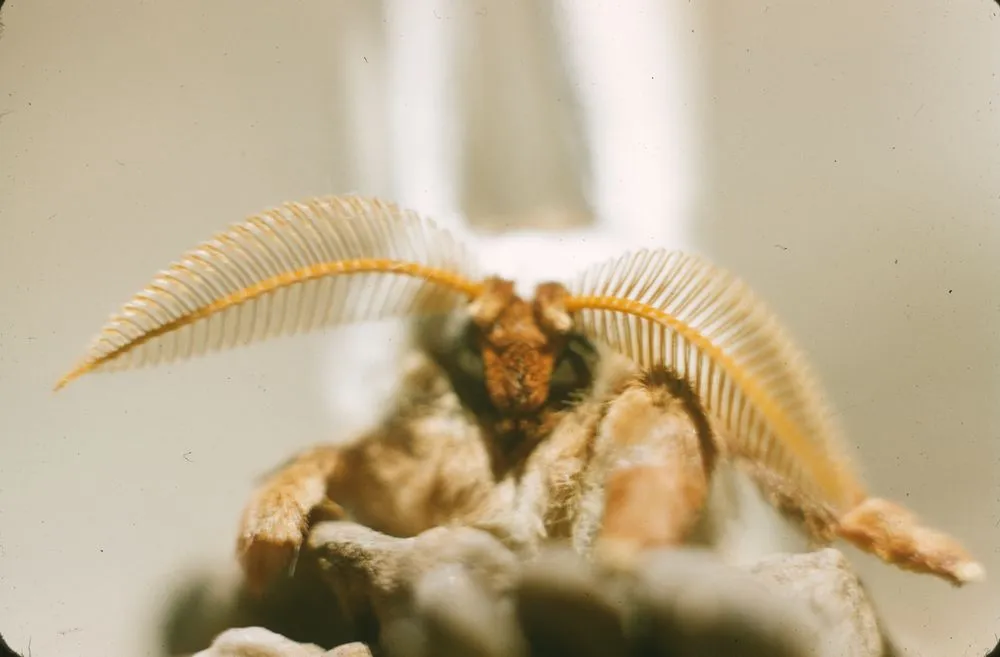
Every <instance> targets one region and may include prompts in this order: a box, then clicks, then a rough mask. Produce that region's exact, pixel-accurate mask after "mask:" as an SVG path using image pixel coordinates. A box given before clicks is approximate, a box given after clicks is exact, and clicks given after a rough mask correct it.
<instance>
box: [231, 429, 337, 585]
mask: <svg viewBox="0 0 1000 657" xmlns="http://www.w3.org/2000/svg"><path fill="white" fill-rule="evenodd" d="M343 458H344V453H343V450H342V449H341V448H339V447H337V446H333V445H322V446H318V447H314V448H312V449H309V450H307V451H305V452H302V453H301V454H299V455H297V456H296V457H295V458H293V459H292V460H291V462H289V463H288V464H287V465H285V466H284V467H282V468H281V469H279V470H278V471H277V472H275V473H274V474H272V475H271V476H269V477H268V478H267V479H266V480H265V481H264V483H263V484H262V485H261V486H259V487H258V488H257V490H255V491H254V493H253V495H252V497H251V498H250V501H249V502H248V503H247V505H246V507H245V508H244V510H243V515H242V517H241V519H240V530H239V537H238V539H237V547H236V551H237V557H238V558H239V562H240V565H241V566H242V568H243V572H244V574H245V577H246V583H247V587H248V589H249V590H250V591H251V593H253V594H256V595H259V594H260V593H262V592H263V591H264V589H266V588H267V586H268V585H269V584H270V583H271V582H273V581H274V580H275V579H276V578H277V577H278V576H279V575H281V574H282V573H287V572H288V571H289V570H290V569H291V567H292V566H293V564H294V559H295V557H296V555H297V554H298V550H299V547H300V546H301V545H302V542H303V541H304V540H305V536H306V533H307V532H308V530H309V516H310V514H312V513H313V511H314V510H316V509H317V508H323V509H324V511H325V515H327V516H337V515H342V512H340V509H339V507H338V506H337V505H336V504H335V503H333V502H331V501H330V499H329V498H328V497H327V491H328V489H329V488H331V484H336V479H338V478H340V477H342V468H341V465H342V462H343ZM333 487H334V488H336V487H337V486H335V485H334V486H333Z"/></svg>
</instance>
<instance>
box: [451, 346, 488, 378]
mask: <svg viewBox="0 0 1000 657" xmlns="http://www.w3.org/2000/svg"><path fill="white" fill-rule="evenodd" d="M455 365H456V366H457V367H458V370H459V371H460V372H461V373H462V374H463V375H465V376H468V377H471V378H474V379H477V380H482V379H484V378H485V373H484V368H483V356H482V354H481V353H479V350H478V349H470V348H469V346H468V345H465V344H463V345H460V346H459V348H458V351H457V353H456V354H455Z"/></svg>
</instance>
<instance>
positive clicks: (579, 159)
mask: <svg viewBox="0 0 1000 657" xmlns="http://www.w3.org/2000/svg"><path fill="white" fill-rule="evenodd" d="M630 10H631V11H630ZM553 18H554V19H555V22H554V26H553V23H551V22H550V20H551V19H553ZM3 21H4V23H5V24H6V29H5V32H4V33H3V35H2V36H0V280H2V281H3V282H2V284H0V632H3V633H4V635H5V636H6V637H7V638H8V640H9V641H10V643H12V644H13V645H14V647H15V648H19V649H25V648H26V647H27V646H28V644H29V642H30V644H31V646H32V652H33V654H36V655H41V656H48V655H80V656H83V657H89V656H90V655H94V656H97V655H101V656H104V655H146V654H150V655H153V654H158V653H157V651H158V646H157V641H158V634H157V628H156V623H157V621H158V614H159V613H160V612H161V611H162V607H163V605H164V604H165V603H166V602H167V599H168V597H169V595H170V592H171V589H172V587H173V586H174V585H175V584H176V583H177V582H178V581H179V580H180V579H182V578H183V577H184V576H185V575H186V574H187V573H188V572H189V571H190V570H191V569H192V568H195V567H200V566H201V565H202V564H204V563H209V564H215V563H219V562H222V563H227V559H228V556H229V551H230V549H231V543H232V537H233V531H234V528H235V520H236V517H237V513H238V511H239V509H240V506H241V505H242V503H243V501H244V499H245V496H246V494H247V491H248V490H249V487H250V485H251V482H252V481H253V479H254V478H255V477H256V476H258V475H259V474H260V473H261V472H262V471H263V470H265V469H266V468H268V467H271V466H272V465H274V464H276V463H278V462H280V461H281V460H283V459H284V458H286V457H287V456H288V454H289V453H290V452H291V451H292V450H294V449H295V448H297V447H299V446H302V445H306V444H309V443H312V442H314V441H317V440H320V439H324V438H326V437H328V436H329V437H344V436H345V435H346V434H347V433H348V432H349V430H350V429H351V428H353V426H354V425H356V424H359V423H363V422H364V421H365V419H364V415H365V414H364V413H363V412H359V409H357V408H356V406H357V405H358V404H359V403H360V402H359V401H358V400H357V399H356V398H353V397H351V396H345V395H344V394H342V391H343V390H344V388H345V387H344V381H345V380H347V381H348V382H349V383H350V384H351V386H353V388H354V389H357V388H359V387H364V386H363V385H361V384H360V383H359V382H358V381H357V380H354V381H351V373H353V372H355V371H362V372H366V373H367V374H371V373H373V372H372V371H371V370H372V367H373V366H372V365H371V363H376V362H378V360H377V358H376V356H377V355H378V352H382V354H383V357H384V356H385V354H390V353H391V348H392V347H391V345H387V346H386V348H385V349H384V350H383V349H381V343H379V342H376V341H374V339H373V336H374V337H378V336H379V335H382V334H380V333H379V332H378V331H365V330H355V331H344V332H342V333H338V334H336V335H328V336H322V335H316V336H310V337H308V338H300V339H295V340H288V341H278V342H275V343H272V344H264V345H259V346H257V347H254V348H253V349H252V350H249V349H248V350H240V351H233V352H228V353H223V354H217V355H214V356H212V357H211V358H206V359H203V360H200V361H193V362H190V363H185V364H184V365H183V366H180V365H179V366H175V367H169V368H163V369H158V370H151V371H144V372H134V373H129V374H123V375H119V376H108V377H95V378H93V379H90V380H87V379H84V380H82V381H80V382H79V383H77V384H75V385H74V386H72V387H70V388H68V389H67V390H66V391H64V392H63V393H60V394H59V395H56V396H53V395H51V394H50V392H49V391H50V388H51V385H52V383H53V382H54V380H55V378H56V377H57V376H58V375H59V374H61V373H62V371H63V370H64V369H65V368H66V367H67V366H68V365H69V364H70V363H72V362H73V359H75V358H76V357H77V356H78V355H79V354H80V352H81V350H82V348H83V347H84V346H85V344H86V341H87V340H89V338H90V337H91V335H92V334H93V332H94V331H95V330H96V329H97V328H98V327H99V326H100V323H101V322H102V321H103V320H104V318H105V316H106V315H107V313H108V312H110V311H112V310H113V309H114V308H115V307H116V306H117V304H119V303H120V302H122V301H123V300H124V299H125V298H126V297H127V295H129V294H130V293H132V292H133V291H134V290H135V289H137V288H138V286H140V285H142V284H143V283H144V282H145V281H146V280H147V279H148V277H149V276H150V275H151V274H152V273H153V272H155V270H156V269H157V268H159V267H161V266H162V265H164V264H166V263H167V262H169V261H170V260H171V259H173V258H174V257H175V256H177V255H178V254H179V253H180V252H181V251H182V250H184V249H185V248H187V247H189V246H191V245H193V244H194V243H196V242H197V241H199V240H200V239H202V238H204V237H206V236H207V235H208V234H209V233H211V232H212V231H214V230H215V229H217V228H219V227H220V226H222V225H224V224H225V223H228V222H230V221H233V220H236V219H239V218H241V217H242V216H244V215H245V214H247V213H250V212H253V211H257V210H259V209H262V208H264V207H268V206H270V205H273V204H274V203H277V202H280V201H283V200H286V199H291V198H297V197H301V196H306V195H310V194H320V193H330V192H337V191H360V192H364V193H372V194H385V195H389V196H393V197H395V198H397V199H399V200H401V201H403V202H406V203H408V204H410V205H413V206H414V207H417V208H419V209H421V210H424V211H427V212H432V213H437V214H440V215H441V216H443V217H445V218H446V220H449V221H454V215H455V213H457V212H459V211H462V210H464V211H466V212H468V213H470V214H471V215H472V218H473V220H474V221H473V223H474V224H475V225H476V226H477V227H479V228H482V229H487V228H489V229H496V228H507V229H510V228H531V227H533V225H538V222H542V223H544V224H545V225H547V226H553V225H564V224H565V223H566V221H565V218H566V217H569V218H570V219H571V220H572V221H573V222H575V227H576V228H577V229H582V230H584V231H585V232H583V233H579V232H577V233H573V235H576V237H577V238H578V239H583V238H586V239H588V240H590V242H591V244H590V245H589V246H588V247H587V249H590V251H593V249H592V248H591V247H592V246H593V244H592V243H593V242H594V241H595V240H601V241H604V243H605V244H611V243H614V244H619V243H621V244H633V243H670V244H676V245H681V246H691V247H692V248H698V249H700V250H703V251H705V252H707V253H709V254H711V255H712V256H713V257H714V258H715V259H717V260H719V261H721V262H723V263H725V264H726V265H727V266H728V267H730V268H732V269H735V270H737V271H739V272H741V273H742V274H743V275H744V276H745V277H746V278H748V279H749V280H750V281H751V282H752V283H753V284H754V285H756V286H757V287H758V289H759V290H760V292H761V293H762V294H763V295H764V296H766V297H768V298H769V299H770V300H771V301H772V305H774V306H775V307H776V308H777V309H778V310H779V311H780V312H781V313H782V315H783V316H784V317H785V319H786V322H787V323H788V324H789V325H790V326H791V327H792V328H793V329H794V331H795V333H796V334H797V335H798V336H799V338H800V342H801V343H802V344H803V346H805V347H806V348H807V349H808V350H809V351H810V352H811V353H812V354H813V357H814V359H815V361H816V363H817V366H818V367H819V369H820V371H821V372H822V374H823V376H824V378H825V380H826V382H827V387H828V388H829V390H830V392H831V395H832V396H833V398H834V401H835V402H836V403H837V404H838V405H839V407H840V408H841V409H842V412H843V416H844V422H845V424H846V425H847V428H848V429H849V430H850V432H851V435H852V437H853V438H854V440H856V442H857V444H858V455H859V458H860V459H861V460H862V461H863V463H864V464H865V471H866V473H867V474H868V476H869V480H870V482H871V484H872V487H873V488H875V489H876V490H878V491H879V492H880V493H884V494H885V495H886V496H890V497H894V498H898V499H900V500H901V501H904V502H906V503H907V504H909V505H910V506H912V507H913V508H914V509H917V510H918V511H920V512H921V513H922V514H923V515H924V516H925V517H926V518H927V520H929V521H931V522H933V523H934V524H937V525H939V526H941V527H942V528H945V529H947V530H949V531H952V532H954V533H955V534H957V535H959V536H961V537H963V538H964V539H967V542H968V545H969V547H970V548H971V549H973V550H974V551H975V552H976V554H977V555H979V556H981V557H982V558H983V559H984V561H985V562H986V565H987V568H988V569H990V570H991V571H992V573H993V574H994V578H993V580H992V581H991V582H990V583H987V584H985V585H981V586H979V587H977V588H975V589H967V590H963V591H954V590H951V589H950V588H949V587H947V586H946V585H943V584H941V583H939V582H937V581H933V580H929V579H926V578H920V577H914V576H908V575H905V574H901V573H897V572H895V571H892V570H890V569H888V568H886V567H883V566H881V565H879V564H876V563H874V561H873V560H871V559H868V558H858V563H859V566H860V568H861V569H862V571H863V573H864V575H865V576H866V578H867V579H868V580H869V581H870V584H871V586H872V589H873V591H874V593H875V595H876V596H877V598H878V600H879V602H880V603H881V606H882V607H883V610H884V612H885V614H886V616H887V617H888V620H889V622H890V627H891V628H893V629H895V630H897V633H899V634H900V635H903V636H904V637H905V638H906V639H907V640H908V642H909V643H913V644H914V645H919V646H923V650H924V652H915V653H914V654H926V655H938V654H940V655H969V656H977V657H978V655H981V654H984V653H985V648H986V645H987V644H988V643H989V642H991V641H993V640H994V638H993V637H994V632H997V631H1000V594H998V593H997V591H998V590H1000V588H998V587H997V586H996V583H995V581H996V577H997V576H1000V575H998V574H1000V552H998V550H1000V483H998V482H1000V478H998V477H997V476H996V475H995V472H996V471H997V468H998V466H1000V441H998V440H997V436H996V433H997V429H998V422H997V420H998V419H1000V418H998V416H997V412H996V411H994V404H993V403H992V402H993V399H994V398H995V397H996V396H997V393H998V388H1000V380H998V372H997V365H996V364H997V363H998V362H1000V354H998V353H997V349H996V348H995V347H994V344H995V343H996V338H997V332H998V329H1000V316H998V308H1000V299H998V294H997V292H995V289H996V287H995V284H994V282H995V281H996V280H997V279H998V277H997V274H998V273H1000V272H998V268H1000V265H997V264H996V263H997V262H998V258H997V256H998V255H1000V239H998V238H1000V228H998V227H996V226H995V224H996V222H997V220H998V219H1000V190H998V187H997V182H996V181H998V180H1000V115H998V111H1000V110H998V108H997V107H996V106H995V105H997V104H1000V82H998V80H997V77H996V73H997V72H998V71H1000V19H998V18H997V16H996V9H995V7H994V5H993V3H991V2H988V1H987V0H981V1H973V0H963V1H962V2H952V3H934V2H930V0H909V1H908V2H902V1H900V2H890V1H889V0H875V1H872V0H870V1H868V2H861V1H860V0H859V1H854V0H851V1H848V2H841V3H821V2H816V1H814V0H798V1H797V2H791V1H789V2H774V1H771V2H763V1H761V2H732V1H719V2H715V3H687V2H680V1H677V2H675V1H674V0H665V1H663V2H657V1H656V0H650V1H645V0H642V1H640V0H630V2H626V3H620V4H616V3H606V2H597V1H596V0H595V1H588V2H582V1H581V2H579V3H575V2H574V3H571V2H568V1H564V2H560V3H554V4H550V3H532V2H529V1H528V0H518V1H517V2H507V3H499V2H472V3H464V4H459V5H456V4H455V3H454V2H447V1H446V0H432V1H429V2H410V3H407V2H405V1H404V0H394V1H388V0H387V1H386V2H382V3H378V2H351V1H349V0H336V1H327V2H321V1H319V0H302V1H299V2H286V3H281V4H279V3H252V4H251V3H246V2H236V1H235V0H220V1H217V2H212V3H206V2H197V1H195V0H174V1H173V2H169V3H167V2H162V3H151V2H138V1H135V0H132V1H119V2H113V1H112V0H95V1H93V2H87V3H82V2H78V3H74V2H68V1H66V0H63V1H61V2H60V1H58V0H31V1H30V2H29V1H27V0H8V2H7V5H6V6H5V8H4V15H3ZM560 44H561V45H560ZM647 78H648V80H647ZM463 174H464V175H463ZM526 216H528V217H530V218H531V221H532V222H535V223H534V224H532V225H525V224H524V223H523V222H525V221H526V219H524V217H526ZM569 239H570V238H566V240H562V242H566V241H567V240H569ZM559 243H561V242H560V241H559V240H558V239H557V238H552V239H550V240H549V242H548V243H547V244H553V245H557V244H559ZM512 244H513V246H512ZM581 244H582V243H581ZM584 246H585V245H584ZM503 248H506V249H507V251H503V252H501V251H502V249H501V246H499V245H497V246H495V247H491V253H490V254H488V255H489V256H490V257H491V261H497V262H501V261H503V262H506V264H507V266H513V267H518V266H519V265H520V264H521V263H518V262H516V257H517V255H518V254H520V255H521V256H522V257H523V256H525V254H526V253H529V251H526V250H524V249H521V248H520V247H519V243H517V242H512V243H507V244H506V246H504V247H503ZM545 248H548V247H545ZM553 248H554V247H553ZM584 250H586V249H584ZM597 250H600V249H597ZM590 251H587V252H590ZM578 252H579V251H578ZM530 253H532V254H536V260H537V259H538V258H537V254H539V253H541V254H546V253H551V252H550V251H546V250H545V249H542V248H541V247H538V245H537V244H536V249H535V250H534V251H530ZM505 254H513V255H505ZM567 254H570V255H567ZM571 257H572V256H571V249H570V251H566V253H564V254H562V259H559V258H552V259H551V261H550V262H548V263H547V264H548V265H549V266H550V267H554V268H556V270H558V269H559V268H561V267H563V266H564V263H567V261H568V259H570V258H571ZM570 262H572V264H574V265H576V264H577V262H576V261H575V260H570ZM527 264H537V262H535V263H527ZM366 337H367V338H368V340H369V342H368V351H366V352H364V353H365V354H366V356H365V357H364V358H361V359H359V358H358V357H357V355H355V358H354V359H353V360H347V355H346V354H348V353H349V352H352V351H358V350H356V349H354V348H353V346H354V345H356V344H357V343H356V342H349V343H348V342H345V341H346V340H347V339H350V340H353V341H356V340H359V339H363V338H366ZM338 345H341V347H338ZM343 345H348V346H346V347H344V346H343ZM372 351H374V352H375V356H371V354H372ZM366 363H368V366H367V368H366V367H365V365H366ZM345 409H346V410H345ZM348 411H350V413H348V415H350V417H349V418H348V417H346V416H342V415H341V413H346V412H348ZM332 415H336V416H337V419H336V421H332V420H331V416H332Z"/></svg>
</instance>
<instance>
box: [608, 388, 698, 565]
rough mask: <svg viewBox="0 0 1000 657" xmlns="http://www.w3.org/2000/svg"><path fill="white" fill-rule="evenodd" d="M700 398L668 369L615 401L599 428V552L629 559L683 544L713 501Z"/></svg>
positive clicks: (630, 389)
mask: <svg viewBox="0 0 1000 657" xmlns="http://www.w3.org/2000/svg"><path fill="white" fill-rule="evenodd" d="M704 418H705V416H704V415H703V414H702V412H701V409H700V406H699V404H698V403H697V400H696V398H695V397H694V395H693V394H692V393H691V392H690V389H688V388H687V387H686V386H685V385H684V384H683V383H681V382H680V381H679V380H678V379H677V378H676V377H674V376H673V375H671V374H670V373H668V372H667V371H665V370H654V371H652V372H650V373H648V374H646V375H645V376H643V377H642V378H641V379H640V380H638V381H637V382H636V383H635V384H633V385H631V386H630V387H628V388H627V389H626V390H625V391H624V392H623V393H622V394H621V395H620V396H619V397H617V398H616V399H615V400H614V401H613V402H611V405H610V407H609V408H608V411H607V413H606V415H605V417H604V419H603V420H602V422H601V424H600V426H599V428H598V436H597V442H596V446H597V450H599V451H603V452H604V453H603V454H598V456H597V457H596V458H598V459H600V461H602V463H601V466H602V467H603V468H604V511H603V517H602V519H601V526H600V529H599V532H598V537H597V538H598V544H597V547H598V550H599V551H600V552H602V553H604V554H609V553H610V554H613V555H615V556H622V557H624V556H628V555H629V554H633V553H635V552H637V551H639V550H643V549H647V548H656V547H666V546H676V545H680V544H682V543H684V542H685V541H686V540H687V539H688V537H689V535H690V534H691V532H692V530H693V529H694V528H695V526H696V525H697V523H698V521H699V519H700V517H701V514H702V510H703V508H704V506H705V502H706V499H707V497H708V489H709V479H710V476H711V470H712V467H713V464H714V460H715V448H714V443H713V442H712V437H711V432H710V430H709V428H708V424H707V422H706V421H705V419H704Z"/></svg>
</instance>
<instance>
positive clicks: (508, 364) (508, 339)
mask: <svg viewBox="0 0 1000 657" xmlns="http://www.w3.org/2000/svg"><path fill="white" fill-rule="evenodd" d="M567 294H568V293H567V292H566V290H565V288H564V287H563V286H562V285H560V284H558V283H543V284H541V285H539V286H538V287H537V288H536V290H535V297H534V299H532V300H531V301H527V300H525V299H522V298H521V297H519V296H518V295H517V294H516V293H515V292H514V283H513V282H511V281H509V280H505V279H502V278H496V277H491V278H487V279H485V280H484V281H483V286H482V291H481V292H480V294H479V295H478V296H477V297H475V298H474V299H473V300H472V302H471V303H470V304H469V307H468V312H469V318H470V320H471V323H472V326H473V334H474V347H475V348H476V349H477V350H478V353H479V356H480V358H481V360H482V374H483V382H484V384H485V386H486V392H487V395H488V396H489V398H490V402H491V403H492V405H493V406H494V407H495V408H496V409H497V410H499V411H501V412H504V413H507V414H510V415H526V414H530V413H534V412H536V411H538V410H539V409H540V408H541V407H542V406H544V405H545V403H546V402H547V401H548V400H549V396H550V391H551V388H552V383H553V375H554V373H555V372H556V368H557V364H561V363H562V359H561V356H562V355H563V352H564V350H565V349H566V347H567V344H568V342H569V340H570V339H571V331H572V329H573V320H572V318H571V317H570V315H569V313H567V312H566V309H565V307H564V305H563V300H564V299H565V297H566V296H567Z"/></svg>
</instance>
